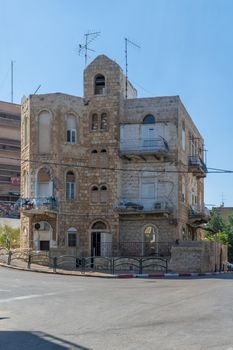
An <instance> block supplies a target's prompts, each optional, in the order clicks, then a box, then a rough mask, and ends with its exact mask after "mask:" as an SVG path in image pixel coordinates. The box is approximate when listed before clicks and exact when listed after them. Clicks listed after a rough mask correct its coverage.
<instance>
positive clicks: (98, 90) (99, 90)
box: [95, 74, 105, 95]
mask: <svg viewBox="0 0 233 350" xmlns="http://www.w3.org/2000/svg"><path fill="white" fill-rule="evenodd" d="M104 94H105V77H104V76H103V75H102V74H98V75H96V77H95V95H104Z"/></svg>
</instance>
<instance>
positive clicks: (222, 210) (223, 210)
mask: <svg viewBox="0 0 233 350" xmlns="http://www.w3.org/2000/svg"><path fill="white" fill-rule="evenodd" d="M213 210H214V211H216V212H217V213H218V214H219V215H220V216H221V218H222V219H224V220H226V221H228V219H229V216H232V215H233V207H224V205H221V206H220V207H213V208H212V211H213Z"/></svg>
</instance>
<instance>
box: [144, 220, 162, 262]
mask: <svg viewBox="0 0 233 350" xmlns="http://www.w3.org/2000/svg"><path fill="white" fill-rule="evenodd" d="M142 234H143V239H142V241H143V244H142V255H144V256H148V255H158V252H159V247H158V228H157V227H156V226H155V225H152V224H149V225H146V226H144V227H143V233H142Z"/></svg>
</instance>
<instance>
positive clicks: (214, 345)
mask: <svg viewBox="0 0 233 350" xmlns="http://www.w3.org/2000/svg"><path fill="white" fill-rule="evenodd" d="M0 349H1V350H11V349H14V350H18V349H19V350H27V349H30V350H34V349H36V350H42V349H43V350H44V349H45V350H51V349H53V350H62V349H83V350H85V349H86V350H88V349H97V350H99V349H101V350H105V349H106V350H108V349H130V350H131V349H134V350H136V349H142V350H144V349H151V350H165V349H166V350H176V349H177V350H178V349H179V350H204V349H211V350H212V349H213V350H233V279H230V278H229V279H223V278H219V279H217V278H208V279H179V280H178V279H177V280H176V279H173V280H148V279H140V280H139V279H129V280H120V279H116V280H115V279H114V280H108V279H98V278H85V277H72V276H59V275H46V274H40V273H32V272H25V271H16V270H11V269H7V268H0Z"/></svg>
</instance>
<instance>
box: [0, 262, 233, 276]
mask: <svg viewBox="0 0 233 350" xmlns="http://www.w3.org/2000/svg"><path fill="white" fill-rule="evenodd" d="M0 267H5V268H10V269H16V270H22V271H30V272H39V273H48V274H53V275H56V274H57V275H67V276H78V277H98V278H121V279H124V278H151V279H153V278H155V279H156V278H158V279H161V278H170V279H171V278H191V277H211V276H212V277H214V276H219V275H223V274H233V272H206V273H163V272H155V273H144V274H138V273H121V274H116V275H111V274H108V273H103V272H96V271H95V272H94V271H93V272H92V271H86V272H81V271H73V270H72V271H71V270H64V269H56V272H54V271H53V268H50V267H47V266H42V265H38V264H31V268H30V269H28V268H27V263H26V262H23V261H22V260H17V261H15V264H14V265H7V264H6V263H2V262H1V263H0Z"/></svg>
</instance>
